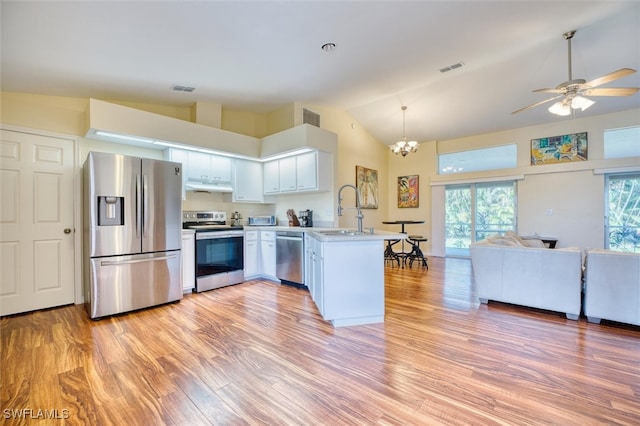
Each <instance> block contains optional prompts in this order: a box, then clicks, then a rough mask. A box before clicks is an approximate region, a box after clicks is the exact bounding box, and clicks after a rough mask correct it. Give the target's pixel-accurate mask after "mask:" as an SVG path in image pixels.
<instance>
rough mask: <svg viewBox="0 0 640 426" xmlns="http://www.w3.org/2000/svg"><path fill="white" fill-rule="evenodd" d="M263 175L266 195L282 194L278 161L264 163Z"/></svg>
mask: <svg viewBox="0 0 640 426" xmlns="http://www.w3.org/2000/svg"><path fill="white" fill-rule="evenodd" d="M263 174H264V193H265V194H277V193H278V192H280V163H279V162H278V160H274V161H268V162H266V163H264V165H263Z"/></svg>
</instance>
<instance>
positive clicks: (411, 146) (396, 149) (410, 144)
mask: <svg viewBox="0 0 640 426" xmlns="http://www.w3.org/2000/svg"><path fill="white" fill-rule="evenodd" d="M401 109H402V139H401V140H399V141H398V142H396V143H394V144H393V145H389V148H390V149H391V151H392V152H393V153H394V154H396V155H398V154H401V155H402V156H403V157H406V156H407V154H408V153H410V152H416V151H418V142H416V141H407V136H406V135H405V124H406V123H405V112H406V111H407V107H406V106H404V105H403V106H402V108H401Z"/></svg>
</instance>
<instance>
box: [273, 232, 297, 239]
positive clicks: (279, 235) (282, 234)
mask: <svg viewBox="0 0 640 426" xmlns="http://www.w3.org/2000/svg"><path fill="white" fill-rule="evenodd" d="M276 239H281V240H301V239H302V232H290V231H278V232H276Z"/></svg>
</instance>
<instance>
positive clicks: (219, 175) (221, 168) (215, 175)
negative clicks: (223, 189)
mask: <svg viewBox="0 0 640 426" xmlns="http://www.w3.org/2000/svg"><path fill="white" fill-rule="evenodd" d="M210 157H211V158H210V161H211V174H210V176H211V181H212V182H216V183H223V182H224V183H228V182H231V158H229V157H222V156H219V155H211V156H210Z"/></svg>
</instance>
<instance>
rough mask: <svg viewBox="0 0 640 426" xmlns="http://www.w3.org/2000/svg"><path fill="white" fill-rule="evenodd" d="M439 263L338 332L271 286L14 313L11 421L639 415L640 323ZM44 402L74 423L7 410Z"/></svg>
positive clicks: (299, 295)
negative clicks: (494, 289) (492, 294)
mask: <svg viewBox="0 0 640 426" xmlns="http://www.w3.org/2000/svg"><path fill="white" fill-rule="evenodd" d="M429 267H430V269H429V270H428V272H427V271H425V270H423V269H421V268H417V267H416V266H414V268H413V269H404V270H402V269H398V268H390V267H389V268H386V270H385V273H386V319H385V322H384V324H374V325H366V326H356V327H344V328H336V329H334V328H332V327H331V326H330V325H329V324H327V323H325V322H324V321H323V320H322V319H321V317H320V316H319V314H318V312H317V310H316V308H315V305H314V303H313V302H312V301H311V299H310V297H309V294H308V292H306V291H304V290H299V289H295V288H292V287H287V286H280V285H277V284H275V283H272V282H269V281H250V282H247V283H244V284H240V285H236V286H232V287H227V288H224V289H219V290H213V291H210V292H206V293H202V294H198V295H188V296H186V297H185V298H184V299H183V300H182V301H181V302H179V303H175V304H170V305H165V306H161V307H157V308H153V309H147V310H143V311H139V312H136V313H131V314H125V315H120V316H116V317H111V318H107V319H103V320H101V321H91V320H90V319H88V316H87V315H86V313H85V311H84V310H83V307H82V306H67V307H62V308H57V309H51V310H46V311H40V312H34V313H30V314H26V315H20V316H14V317H9V318H3V319H2V320H1V321H0V331H1V333H2V335H1V343H2V347H1V358H0V361H1V362H2V365H1V373H2V376H1V387H0V391H1V403H2V412H1V413H0V418H2V421H0V422H5V424H55V425H61V424H92V425H93V424H96V425H110V424H113V425H162V424H167V425H201V424H202V425H207V424H219V425H228V424H232V425H239V424H250V425H252V424H269V425H271V424H285V425H342V424H352V425H372V424H381V425H408V424H415V425H423V424H457V425H466V424H469V425H480V424H483V425H484V424H503V425H507V424H508V425H531V424H544V425H549V424H558V425H592V424H627V425H632V424H636V425H637V424H640V328H638V327H632V326H625V325H621V324H612V323H606V322H604V321H603V323H602V324H600V325H595V324H589V323H587V322H586V320H585V319H584V318H581V319H580V320H579V321H577V322H576V321H571V320H567V319H565V318H564V316H563V315H562V314H559V313H553V312H544V311H538V310H532V309H527V308H523V307H516V306H510V305H505V304H499V303H489V305H478V303H477V301H476V298H475V297H474V288H473V282H472V278H471V268H470V262H469V261H468V260H462V259H447V260H445V259H437V258H431V259H430V260H429ZM27 409H30V410H32V411H31V412H29V411H26V410H27ZM11 410H14V411H11ZM37 410H55V411H49V413H52V412H53V414H54V415H57V416H58V417H66V419H56V420H51V421H44V420H42V421H38V423H34V422H35V420H33V419H31V418H29V419H27V420H16V419H12V418H9V419H8V418H7V417H10V416H11V414H12V413H15V412H19V413H22V414H27V415H28V416H31V417H34V416H36V417H37V416H38V415H39V414H41V415H42V417H44V416H45V415H46V412H44V411H43V412H38V411H37Z"/></svg>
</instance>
